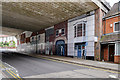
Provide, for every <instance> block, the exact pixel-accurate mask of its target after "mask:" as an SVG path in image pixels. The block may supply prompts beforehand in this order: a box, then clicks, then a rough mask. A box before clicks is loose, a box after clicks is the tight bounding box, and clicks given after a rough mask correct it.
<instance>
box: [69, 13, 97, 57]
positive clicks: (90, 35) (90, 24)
mask: <svg viewBox="0 0 120 80" xmlns="http://www.w3.org/2000/svg"><path fill="white" fill-rule="evenodd" d="M81 21H87V23H86V36H85V37H76V38H74V24H75V23H77V22H81ZM95 41H97V37H95V15H91V16H88V17H85V18H82V19H78V20H75V21H72V22H68V56H74V53H75V52H76V51H75V50H74V43H81V42H88V45H87V46H86V49H87V54H86V56H94V43H95Z"/></svg>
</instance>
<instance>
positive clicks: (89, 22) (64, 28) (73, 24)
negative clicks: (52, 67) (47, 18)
mask: <svg viewBox="0 0 120 80" xmlns="http://www.w3.org/2000/svg"><path fill="white" fill-rule="evenodd" d="M103 7H104V9H101V8H100V7H98V9H95V10H92V11H90V12H86V13H85V14H82V15H81V16H77V17H75V18H72V19H69V20H66V21H63V22H60V23H58V24H55V25H53V26H52V27H48V28H45V29H44V30H39V31H36V32H29V31H27V32H23V33H22V34H20V39H19V38H18V39H19V41H20V44H19V45H20V46H18V49H20V51H24V52H29V53H40V54H46V55H60V56H72V57H78V58H84V59H92V60H94V59H95V60H100V59H101V53H100V52H101V45H100V40H101V36H102V34H103V33H102V32H103V31H102V30H103V21H102V20H103V16H104V15H105V14H106V10H107V11H109V7H107V6H105V5H103ZM28 34H29V36H27V37H26V35H28Z"/></svg>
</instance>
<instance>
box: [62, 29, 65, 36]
mask: <svg viewBox="0 0 120 80" xmlns="http://www.w3.org/2000/svg"><path fill="white" fill-rule="evenodd" d="M62 29H64V34H62ZM62 29H61V35H62V36H63V35H65V28H62Z"/></svg>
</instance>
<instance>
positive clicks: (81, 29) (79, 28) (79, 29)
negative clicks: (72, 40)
mask: <svg viewBox="0 0 120 80" xmlns="http://www.w3.org/2000/svg"><path fill="white" fill-rule="evenodd" d="M85 32H86V24H85V23H81V24H77V25H76V26H75V27H74V37H81V36H85Z"/></svg>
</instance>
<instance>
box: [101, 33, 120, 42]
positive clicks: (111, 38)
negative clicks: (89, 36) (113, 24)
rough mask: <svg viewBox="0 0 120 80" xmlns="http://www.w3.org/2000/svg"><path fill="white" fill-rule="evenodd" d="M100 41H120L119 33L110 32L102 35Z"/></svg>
mask: <svg viewBox="0 0 120 80" xmlns="http://www.w3.org/2000/svg"><path fill="white" fill-rule="evenodd" d="M100 41H101V42H111V41H120V33H119V34H111V35H104V36H102V38H101V40H100Z"/></svg>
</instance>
